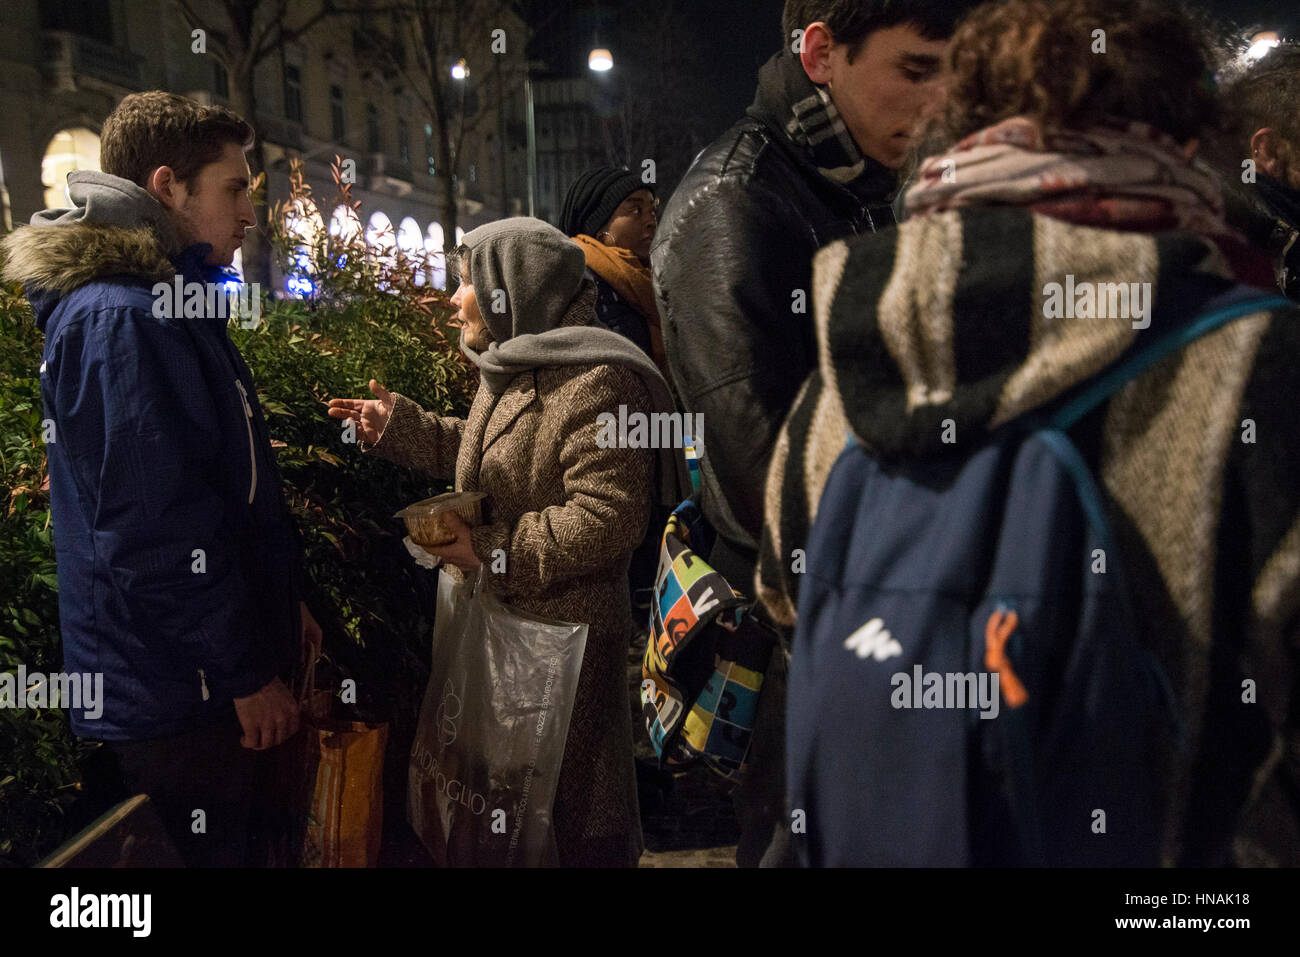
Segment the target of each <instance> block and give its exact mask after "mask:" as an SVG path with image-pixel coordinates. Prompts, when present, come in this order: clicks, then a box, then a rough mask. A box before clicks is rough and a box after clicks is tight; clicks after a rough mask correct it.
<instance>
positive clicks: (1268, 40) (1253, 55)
mask: <svg viewBox="0 0 1300 957" xmlns="http://www.w3.org/2000/svg"><path fill="white" fill-rule="evenodd" d="M1281 44H1282V38H1281V37H1280V36H1278V34H1277V31H1276V30H1266V31H1264V32H1263V33H1256V34H1255V35H1254V36H1253V37H1251V38H1250V49H1249V50H1247V51H1246V59H1247V60H1249V61H1251V62H1252V63H1253V62H1254V61H1256V60H1262V59H1264V57H1266V56H1267V55H1268V52H1269V51H1270V50H1272V49H1273V48H1274V47H1276V46H1280V45H1281Z"/></svg>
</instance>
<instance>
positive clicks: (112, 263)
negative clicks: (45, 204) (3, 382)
mask: <svg viewBox="0 0 1300 957" xmlns="http://www.w3.org/2000/svg"><path fill="white" fill-rule="evenodd" d="M68 191H69V194H70V195H71V197H72V201H73V203H74V205H73V206H72V208H70V209H48V210H43V211H41V212H39V213H37V214H36V215H34V216H33V217H32V219H31V225H30V226H27V227H24V228H20V229H17V230H15V231H14V232H12V233H10V234H9V235H8V236H6V237H5V238H4V239H3V240H0V251H2V253H3V257H4V273H3V276H4V279H5V281H6V282H18V283H22V284H23V285H24V286H25V287H26V290H27V295H28V298H30V299H31V300H32V304H33V306H34V307H35V308H36V313H37V321H38V323H39V324H40V325H42V327H43V326H44V322H45V320H46V318H48V315H49V312H50V310H51V309H52V308H53V306H54V305H55V304H57V302H58V300H59V299H61V298H62V297H64V296H66V295H67V294H68V293H70V292H72V291H73V290H75V289H78V288H80V287H81V286H84V285H85V284H86V283H89V282H93V281H94V280H97V279H104V278H107V277H109V276H139V277H141V278H142V279H144V280H147V281H149V282H154V281H157V280H159V279H167V278H169V277H171V276H173V275H175V273H176V265H175V264H174V262H173V261H172V258H171V257H172V256H173V255H175V254H176V253H177V252H178V251H179V241H178V240H177V237H176V233H175V230H174V229H173V228H172V225H171V223H170V222H169V221H168V219H167V216H166V213H165V212H164V210H163V208H162V207H161V206H160V205H159V204H158V202H157V201H156V200H155V199H154V198H153V197H152V196H150V195H149V193H148V192H146V191H145V190H144V189H141V188H140V187H139V186H137V185H136V184H135V183H132V182H131V181H130V180H126V179H123V178H121V177H120V176H111V175H109V174H108V173H98V172H89V171H85V172H76V173H71V174H69V176H68Z"/></svg>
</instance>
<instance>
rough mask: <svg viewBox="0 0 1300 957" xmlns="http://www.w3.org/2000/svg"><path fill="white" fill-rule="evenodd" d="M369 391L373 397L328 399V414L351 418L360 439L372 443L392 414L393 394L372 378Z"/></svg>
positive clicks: (338, 417) (335, 416)
mask: <svg viewBox="0 0 1300 957" xmlns="http://www.w3.org/2000/svg"><path fill="white" fill-rule="evenodd" d="M370 391H371V392H373V393H374V395H375V397H374V398H373V399H330V407H329V415H330V417H331V418H335V419H351V420H352V421H353V422H355V423H356V424H357V434H358V435H360V436H361V441H363V442H368V443H369V444H371V445H374V444H375V443H376V442H378V441H379V437H380V436H381V435H383V434H384V428H385V427H386V426H387V425H388V417H389V416H390V415H392V414H393V396H392V393H390V392H389V391H388V390H387V389H385V388H384V387H383V386H382V385H380V384H379V383H378V382H376V381H375V380H374V379H371V380H370Z"/></svg>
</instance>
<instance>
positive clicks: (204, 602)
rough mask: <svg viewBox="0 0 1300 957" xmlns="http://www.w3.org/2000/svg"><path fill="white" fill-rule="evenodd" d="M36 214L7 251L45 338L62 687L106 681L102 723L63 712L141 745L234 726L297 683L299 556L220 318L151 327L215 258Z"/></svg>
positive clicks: (146, 230)
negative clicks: (282, 687)
mask: <svg viewBox="0 0 1300 957" xmlns="http://www.w3.org/2000/svg"><path fill="white" fill-rule="evenodd" d="M73 175H74V176H77V175H80V174H73ZM96 175H97V176H98V177H101V178H102V177H103V174H96ZM107 179H109V180H116V177H108V178H107ZM122 184H124V185H122ZM101 187H102V184H100V185H99V186H97V187H96V188H101ZM128 187H129V189H128ZM110 188H116V189H119V190H121V191H122V192H123V193H124V194H129V198H130V201H132V202H144V200H148V202H151V203H152V199H151V198H150V197H148V194H147V193H144V191H143V190H138V188H137V187H134V184H131V183H129V182H127V181H125V180H117V182H116V183H111V184H110ZM132 190H135V191H136V193H140V194H143V197H144V199H143V200H142V199H141V198H140V196H139V195H136V193H133V192H132ZM77 198H78V196H77V191H76V190H75V189H74V190H73V199H74V201H75V200H77ZM119 198H120V197H119ZM154 206H155V207H157V204H154ZM90 208H91V210H92V211H93V209H94V206H93V203H92V204H91V207H90ZM82 212H83V214H84V212H85V211H84V209H83V211H82ZM40 215H41V214H38V217H39V216H40ZM45 215H46V217H47V223H46V224H42V225H36V223H37V220H36V219H34V220H33V223H34V225H33V226H30V227H27V228H24V229H20V230H18V231H16V232H15V233H13V234H12V235H11V236H9V237H8V238H7V239H6V240H5V250H4V251H5V258H6V268H5V275H6V277H7V278H9V279H11V280H12V279H20V280H21V281H23V282H24V283H25V284H26V288H27V295H28V298H29V300H30V301H31V303H32V306H33V308H34V309H35V312H36V320H37V323H38V324H39V326H40V328H41V329H42V330H43V331H44V333H45V350H44V356H43V360H44V361H43V363H42V365H41V374H40V380H41V397H42V400H43V403H44V408H45V416H46V418H47V420H48V421H50V422H52V427H53V433H52V435H51V436H50V438H51V441H49V442H48V444H47V450H46V451H47V457H48V463H49V477H50V502H51V506H50V507H51V513H52V520H53V529H54V544H55V553H56V560H57V563H58V576H59V615H60V620H61V629H62V637H63V648H64V669H65V671H68V672H74V673H81V672H90V673H96V672H100V673H102V674H103V676H104V678H103V681H104V684H103V688H104V694H103V699H104V700H103V709H102V715H101V716H100V717H99V718H98V719H89V718H87V717H86V714H85V711H84V709H83V710H80V711H79V710H71V712H70V713H71V721H72V727H73V730H74V731H75V732H76V733H77V734H78V735H81V736H83V737H88V738H95V739H100V740H139V739H147V738H154V737H160V736H164V735H170V734H177V733H182V732H185V731H188V730H192V729H194V728H196V727H199V726H201V725H204V724H207V723H209V722H213V721H217V720H228V719H229V718H230V717H231V715H232V714H233V699H235V698H238V697H242V696H245V695H248V694H251V693H253V692H255V691H257V690H258V689H259V688H261V687H263V686H264V685H266V684H267V683H268V682H269V681H271V680H272V679H273V678H274V677H275V676H276V675H277V674H285V673H287V671H288V669H290V668H291V667H292V664H293V661H294V656H295V653H296V648H297V638H296V636H297V634H298V628H299V620H298V598H299V595H300V593H301V586H300V579H301V571H300V569H301V552H300V543H299V538H298V534H297V531H296V529H295V527H294V525H293V523H292V520H291V518H290V516H289V514H288V510H287V508H286V506H285V503H284V498H283V493H282V488H281V482H280V476H279V472H278V469H277V467H276V464H275V461H274V456H273V452H272V449H271V446H270V439H269V436H268V433H267V429H266V423H265V421H264V420H263V417H262V414H261V410H260V408H259V406H258V402H257V393H256V391H255V389H254V387H253V381H252V377H251V375H250V373H249V370H248V367H247V366H246V365H245V364H244V361H243V358H242V357H241V356H240V354H239V352H238V350H236V348H235V346H234V344H233V343H232V342H231V341H230V337H229V335H228V334H227V332H226V324H227V320H226V319H224V318H219V317H216V316H210V315H205V316H203V317H201V318H170V319H169V318H158V317H156V316H155V314H154V313H155V309H154V304H155V297H154V295H153V294H152V291H151V290H152V288H153V286H154V284H155V283H157V282H159V281H163V282H172V281H174V277H175V276H176V275H177V274H180V275H181V276H182V277H183V278H184V281H185V282H199V283H205V282H213V281H220V280H221V279H222V276H221V274H220V272H219V271H218V270H212V269H210V268H205V267H204V266H203V265H202V262H203V258H204V257H205V256H206V255H207V253H208V251H209V247H208V246H206V245H199V246H194V247H191V248H189V249H186V250H184V251H183V252H181V253H180V254H179V255H176V256H175V257H170V256H168V255H167V241H166V229H165V228H164V227H161V226H159V224H158V221H157V219H156V218H154V217H152V216H145V217H141V219H140V222H139V224H138V225H136V226H134V227H131V226H121V225H108V224H106V223H103V222H96V221H94V218H93V217H90V216H86V215H81V216H79V217H77V216H73V217H65V219H67V220H68V221H66V222H63V223H62V224H60V223H59V222H57V221H53V220H50V217H49V214H45ZM117 221H119V222H120V221H121V219H120V217H119V218H118V220H117ZM150 223H152V224H153V225H150ZM160 234H161V235H160ZM173 248H174V247H173ZM159 311H161V310H159Z"/></svg>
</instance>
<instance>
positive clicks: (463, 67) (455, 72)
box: [451, 58, 469, 80]
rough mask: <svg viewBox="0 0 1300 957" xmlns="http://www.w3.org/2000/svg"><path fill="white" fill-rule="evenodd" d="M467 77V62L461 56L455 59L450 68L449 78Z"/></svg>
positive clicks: (460, 78) (462, 78)
mask: <svg viewBox="0 0 1300 957" xmlns="http://www.w3.org/2000/svg"><path fill="white" fill-rule="evenodd" d="M468 77H469V64H468V63H466V62H465V60H464V59H463V58H462V59H460V60H457V61H456V63H455V64H454V65H453V66H452V68H451V78H452V79H453V80H464V79H468Z"/></svg>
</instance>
